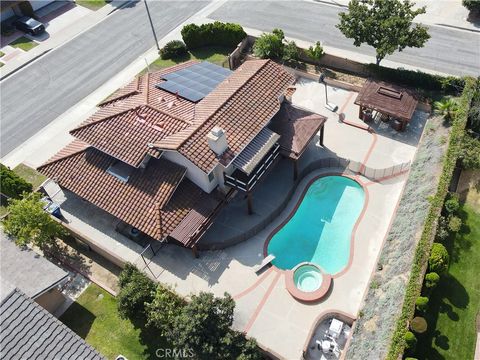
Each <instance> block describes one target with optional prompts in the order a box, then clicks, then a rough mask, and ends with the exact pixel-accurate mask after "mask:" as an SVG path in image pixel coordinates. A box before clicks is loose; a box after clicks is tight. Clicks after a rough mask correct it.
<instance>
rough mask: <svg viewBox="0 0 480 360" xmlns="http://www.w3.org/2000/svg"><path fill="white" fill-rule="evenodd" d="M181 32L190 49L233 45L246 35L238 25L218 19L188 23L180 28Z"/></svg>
mask: <svg viewBox="0 0 480 360" xmlns="http://www.w3.org/2000/svg"><path fill="white" fill-rule="evenodd" d="M181 34H182V38H183V41H184V43H185V44H186V46H187V48H188V49H190V50H193V49H198V48H201V47H204V46H225V47H233V46H237V45H238V44H239V43H240V42H241V41H242V40H243V39H245V38H246V37H247V33H246V32H245V31H244V30H243V28H242V27H241V26H240V25H238V24H233V23H223V22H220V21H215V22H214V23H208V24H202V25H196V24H188V25H185V26H184V27H183V28H182V31H181Z"/></svg>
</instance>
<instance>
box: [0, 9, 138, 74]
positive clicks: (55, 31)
mask: <svg viewBox="0 0 480 360" xmlns="http://www.w3.org/2000/svg"><path fill="white" fill-rule="evenodd" d="M129 1H130V0H113V1H112V2H110V3H109V4H107V5H105V6H104V7H102V8H101V9H99V10H97V11H90V10H88V9H85V8H83V7H81V6H78V5H77V7H78V8H79V11H78V12H81V14H84V16H81V17H79V18H76V19H75V21H74V22H73V23H72V22H70V21H67V22H65V21H62V22H58V21H57V22H55V21H54V20H52V21H51V22H52V27H48V26H47V32H48V33H47V34H46V36H47V38H46V39H44V38H42V37H40V41H37V40H38V39H36V38H31V39H34V40H35V41H36V42H38V43H39V45H38V46H36V47H35V48H33V49H31V50H30V51H28V52H24V51H22V52H21V53H19V54H18V55H17V56H15V57H14V58H13V59H11V60H10V61H6V64H5V65H4V66H2V67H1V68H0V80H3V79H4V78H6V77H7V76H9V75H10V74H12V73H13V72H15V71H17V70H18V69H19V68H21V67H23V66H26V65H27V64H29V63H30V62H32V61H34V60H36V59H38V58H39V57H41V56H42V55H44V54H46V53H47V52H49V51H51V50H53V49H55V48H58V47H60V46H61V45H63V44H65V43H66V42H68V41H70V40H71V39H73V38H74V37H75V36H77V35H78V34H80V33H82V32H84V31H86V30H88V29H89V28H91V27H92V26H94V25H96V24H98V23H99V22H100V21H102V20H104V19H105V18H106V17H107V16H108V15H110V14H111V13H113V12H114V11H115V10H117V9H119V8H121V7H122V6H125V5H126V4H127V3H128V2H129ZM82 10H83V11H82ZM67 15H68V14H67ZM46 16H47V15H46ZM75 16H77V15H75ZM78 16H80V15H78ZM78 16H77V17H78ZM46 19H48V18H46ZM53 25H54V26H53Z"/></svg>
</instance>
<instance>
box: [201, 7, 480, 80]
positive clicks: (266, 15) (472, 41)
mask: <svg viewBox="0 0 480 360" xmlns="http://www.w3.org/2000/svg"><path fill="white" fill-rule="evenodd" d="M341 11H344V9H342V8H339V7H336V6H331V5H324V4H321V3H313V2H309V1H275V2H272V1H247V2H245V1H229V2H227V3H226V4H225V5H223V6H222V7H221V8H219V9H218V10H217V11H215V12H213V13H212V14H210V16H209V17H210V18H212V19H215V20H223V21H232V22H238V23H240V24H242V25H243V26H245V27H249V28H252V29H257V30H261V31H271V30H272V29H274V28H276V27H277V28H281V29H282V30H284V32H285V36H287V37H291V38H295V39H299V40H305V41H309V42H316V41H318V40H319V41H321V42H322V43H323V44H324V45H326V46H329V47H332V48H337V49H341V50H347V51H353V52H356V53H360V54H363V55H369V56H372V62H374V60H375V51H374V49H373V48H371V47H369V46H361V47H355V46H353V41H352V40H350V39H347V38H345V37H344V36H343V34H342V33H341V32H340V31H339V30H338V29H337V28H336V27H335V25H336V24H337V23H338V13H339V12H341ZM429 33H430V35H431V39H430V40H429V41H428V43H427V44H426V46H425V47H424V48H421V49H405V50H404V51H402V52H397V53H395V54H394V55H391V56H388V57H387V58H386V59H387V60H391V61H395V62H397V63H401V64H406V65H412V66H418V67H420V68H424V69H430V70H435V71H439V72H443V73H447V74H453V75H479V74H480V61H479V59H480V33H478V32H471V31H463V30H456V29H447V28H444V27H440V26H429ZM352 60H355V59H354V58H353V59H352Z"/></svg>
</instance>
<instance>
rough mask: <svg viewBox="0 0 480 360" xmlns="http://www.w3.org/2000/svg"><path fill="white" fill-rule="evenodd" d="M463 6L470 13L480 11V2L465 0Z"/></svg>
mask: <svg viewBox="0 0 480 360" xmlns="http://www.w3.org/2000/svg"><path fill="white" fill-rule="evenodd" d="M462 4H463V6H465V7H466V8H467V9H468V10H470V11H480V0H463V1H462Z"/></svg>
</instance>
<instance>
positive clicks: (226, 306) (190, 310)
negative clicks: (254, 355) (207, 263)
mask: <svg viewBox="0 0 480 360" xmlns="http://www.w3.org/2000/svg"><path fill="white" fill-rule="evenodd" d="M234 308H235V301H234V300H233V299H232V297H231V296H230V295H228V294H227V293H225V295H224V297H223V298H216V297H214V296H213V294H211V293H205V292H201V293H200V294H199V295H192V299H191V301H190V302H189V303H188V304H187V305H186V306H185V307H183V309H182V311H181V313H180V315H179V316H177V317H176V319H175V325H174V327H173V329H172V338H171V339H170V340H171V341H172V344H173V345H174V346H175V347H176V348H181V349H192V350H193V351H194V352H195V354H196V355H197V357H198V358H199V359H230V358H232V357H231V356H230V354H231V349H229V346H228V345H229V344H231V343H232V339H231V337H232V334H231V329H230V326H231V325H232V323H233V310H234Z"/></svg>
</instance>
